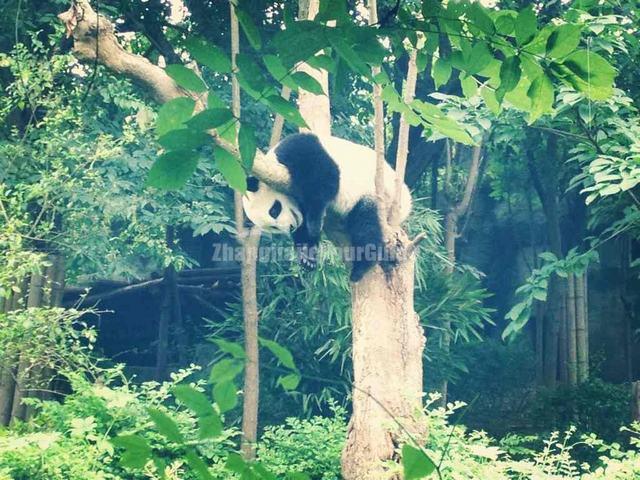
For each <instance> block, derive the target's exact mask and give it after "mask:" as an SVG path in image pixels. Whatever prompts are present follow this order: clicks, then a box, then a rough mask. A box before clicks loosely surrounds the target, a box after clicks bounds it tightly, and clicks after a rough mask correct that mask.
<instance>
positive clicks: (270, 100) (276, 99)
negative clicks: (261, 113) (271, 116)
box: [265, 95, 308, 128]
mask: <svg viewBox="0 0 640 480" xmlns="http://www.w3.org/2000/svg"><path fill="white" fill-rule="evenodd" d="M265 101H266V103H267V105H269V107H270V108H271V110H273V111H274V112H275V113H277V114H280V115H282V116H283V117H284V119H285V120H287V121H289V122H291V123H293V124H294V125H296V126H297V127H303V128H308V125H307V123H306V122H305V121H304V118H302V115H300V112H299V111H298V108H297V107H296V106H295V105H294V104H293V103H290V102H288V101H286V100H285V99H284V98H282V97H281V96H280V95H270V96H268V97H267V98H266V99H265Z"/></svg>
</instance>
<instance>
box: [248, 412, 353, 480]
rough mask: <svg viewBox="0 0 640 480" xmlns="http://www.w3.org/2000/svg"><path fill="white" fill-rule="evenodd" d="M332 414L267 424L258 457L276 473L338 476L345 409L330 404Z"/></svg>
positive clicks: (326, 478) (325, 477)
mask: <svg viewBox="0 0 640 480" xmlns="http://www.w3.org/2000/svg"><path fill="white" fill-rule="evenodd" d="M331 410H332V412H333V417H312V418H310V419H307V420H300V419H297V418H287V419H286V420H285V423H284V425H274V426H269V427H266V428H265V430H264V433H263V434H262V439H261V442H260V444H259V446H258V457H259V459H260V461H261V462H262V463H264V464H265V465H266V466H267V467H268V468H269V470H271V471H272V472H273V473H275V474H281V475H283V474H285V473H287V472H290V471H292V470H293V471H296V472H304V473H306V474H307V475H309V476H310V477H311V478H312V479H318V480H320V479H322V480H338V479H340V478H341V477H340V454H341V452H342V447H343V446H344V441H345V438H346V435H347V422H346V419H345V414H346V413H345V410H344V409H343V408H342V407H339V406H336V405H335V404H334V405H332V406H331Z"/></svg>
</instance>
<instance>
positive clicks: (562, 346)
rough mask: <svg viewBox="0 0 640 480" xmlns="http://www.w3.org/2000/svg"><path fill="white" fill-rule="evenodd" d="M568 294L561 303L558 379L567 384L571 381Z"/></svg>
mask: <svg viewBox="0 0 640 480" xmlns="http://www.w3.org/2000/svg"><path fill="white" fill-rule="evenodd" d="M566 312H567V296H566V295H563V297H562V305H560V332H559V333H558V381H559V382H560V383H561V384H563V385H566V384H567V383H569V368H568V360H569V351H568V343H569V342H568V338H567V315H566Z"/></svg>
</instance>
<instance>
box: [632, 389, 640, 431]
mask: <svg viewBox="0 0 640 480" xmlns="http://www.w3.org/2000/svg"><path fill="white" fill-rule="evenodd" d="M631 419H632V420H633V421H634V422H640V381H639V382H633V383H632V384H631Z"/></svg>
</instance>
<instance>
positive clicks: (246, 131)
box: [238, 123, 258, 171]
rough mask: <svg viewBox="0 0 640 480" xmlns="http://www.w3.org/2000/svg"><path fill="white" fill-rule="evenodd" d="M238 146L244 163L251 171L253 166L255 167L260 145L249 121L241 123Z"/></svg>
mask: <svg viewBox="0 0 640 480" xmlns="http://www.w3.org/2000/svg"><path fill="white" fill-rule="evenodd" d="M238 146H239V149H240V159H241V160H242V165H243V166H244V168H246V169H247V170H249V171H250V170H251V168H253V160H254V158H255V157H256V151H257V149H258V145H257V141H256V134H255V132H254V130H253V127H252V126H251V125H249V124H248V123H242V124H241V125H240V131H239V132H238Z"/></svg>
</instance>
